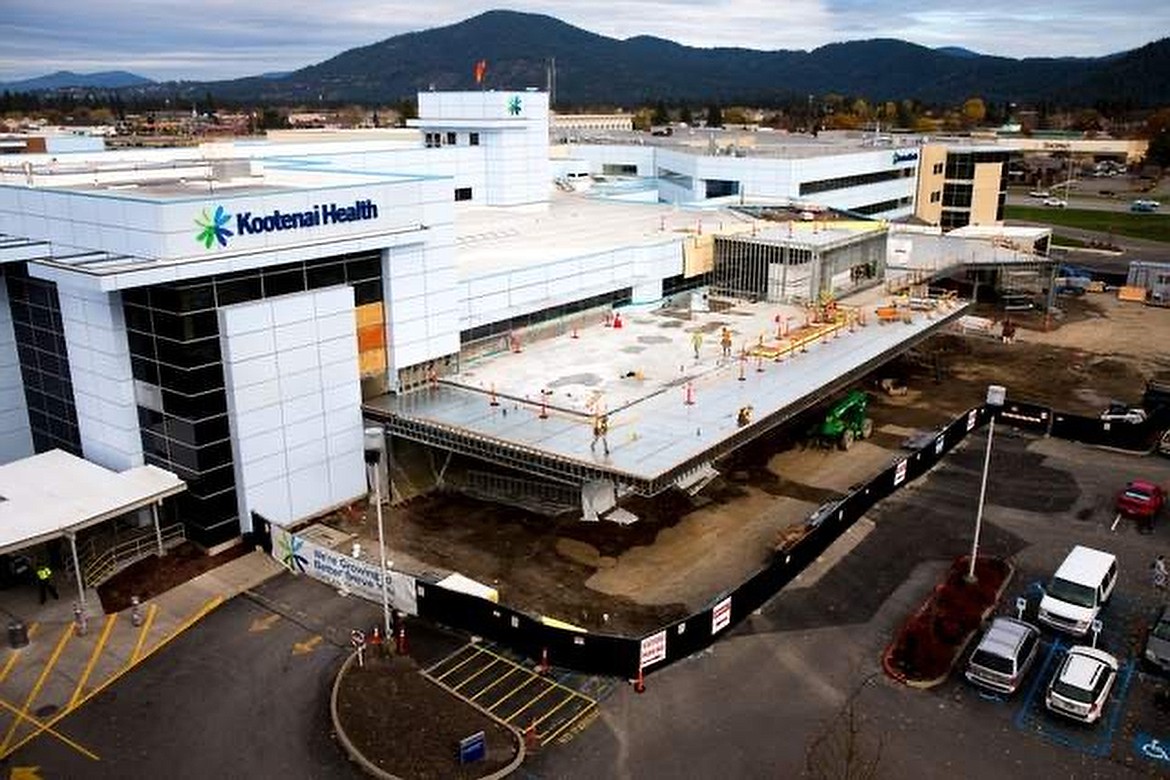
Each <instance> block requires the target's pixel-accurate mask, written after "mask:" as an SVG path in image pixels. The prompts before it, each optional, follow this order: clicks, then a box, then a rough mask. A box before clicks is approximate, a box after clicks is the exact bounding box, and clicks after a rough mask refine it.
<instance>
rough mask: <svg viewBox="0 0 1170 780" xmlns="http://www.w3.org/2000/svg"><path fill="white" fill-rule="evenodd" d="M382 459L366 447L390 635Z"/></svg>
mask: <svg viewBox="0 0 1170 780" xmlns="http://www.w3.org/2000/svg"><path fill="white" fill-rule="evenodd" d="M381 459H382V451H381V450H378V449H373V448H367V449H366V467H367V471H369V472H370V478H371V480H372V481H373V483H374V509H375V511H376V512H377V515H378V554H379V560H380V561H381V564H380V565H381V567H382V568H381V576H380V577H379V578H378V579H379V581H380V582H381V585H382V636H384V637H387V638H389V636H390V593H389V589H388V588H387V587H386V585H387V583H386V537H385V531H384V530H383V528H382V475H381V473H380V472H379V469H378V463H379V461H381Z"/></svg>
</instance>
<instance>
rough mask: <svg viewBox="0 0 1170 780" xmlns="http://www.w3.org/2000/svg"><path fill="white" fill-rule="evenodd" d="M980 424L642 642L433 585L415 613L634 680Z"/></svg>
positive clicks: (758, 602)
mask: <svg viewBox="0 0 1170 780" xmlns="http://www.w3.org/2000/svg"><path fill="white" fill-rule="evenodd" d="M986 421H987V412H986V411H985V410H984V409H983V408H982V407H978V408H975V409H971V410H970V411H969V412H967V413H965V414H963V415H962V416H961V417H959V418H957V419H956V420H954V421H953V422H951V423H950V424H949V425H947V426H946V427H945V428H943V429H941V430H939V431H938V432H937V433H935V434H934V435H933V436H932V437H931V438H930V439H929V440H927V441H926V443H925V444H924V445H923V446H921V447H920V448H918V449H916V450H911V451H907V452H906V454H905V455H904V456H903V457H900V458H898V459H897V460H896V461H895V462H894V463H892V464H891V465H890V466H889V468H887V469H886V470H885V471H883V472H881V473H880V474H878V475H877V476H876V477H874V478H873V479H871V480H870V481H869V482H866V483H865V484H863V485H861V486H859V487H857V488H855V489H854V490H853V491H851V492H850V493H849V494H848V495H846V496H845V497H844V498H842V499H840V500H838V501H833V502H831V503H829V504H825V505H823V506H821V507H819V508H818V509H817V511H816V512H814V513H813V514H812V515H810V516H809V517H808V519H807V520H806V521H805V523H806V526H807V528H808V531H807V532H806V533H805V535H804V536H803V537H801V538H800V540H799V541H798V542H796V543H795V544H793V545H792V546H791V547H790V548H788V549H785V550H783V551H779V552H777V553H776V554H775V555H774V556H773V558H772V560H771V562H770V563H769V564H768V565H767V566H765V567H764V568H762V569H761V570H759V571H758V572H756V574H754V575H753V576H751V577H749V578H748V579H747V581H745V582H744V583H743V584H741V585H740V586H739V587H738V588H736V589H735V590H733V591H731V592H729V593H725V594H722V595H720V596H719V597H718V598H716V599H714V600H712V602H711V603H710V605H709V606H708V607H707V608H705V609H703V610H702V611H700V612H698V613H696V614H694V615H691V616H690V617H688V618H686V619H685V620H680V621H677V622H675V623H672V624H670V625H667V626H664V627H663V628H661V629H659V630H657V631H654V632H651V633H650V634H648V635H646V636H643V637H628V636H620V635H614V634H604V633H596V632H593V631H589V632H581V631H574V630H571V629H567V628H562V627H559V626H555V625H548V624H546V623H544V622H542V621H541V620H539V619H538V618H534V617H532V616H530V615H527V614H525V613H523V612H519V611H517V610H515V609H511V608H509V607H506V606H503V605H501V604H495V603H492V602H491V601H488V600H486V599H483V598H481V597H479V596H474V595H470V594H466V593H461V592H456V591H452V590H448V589H446V588H442V587H439V586H438V585H435V584H433V583H426V582H421V581H420V582H419V583H418V586H417V596H418V612H419V616H420V617H423V618H425V619H427V620H430V621H433V622H435V623H440V624H443V625H447V626H450V627H452V628H458V629H461V630H464V631H468V632H470V633H472V634H475V635H478V636H482V637H484V638H487V639H490V640H492V641H494V642H499V643H500V644H502V645H505V646H507V647H509V648H511V649H513V650H517V651H519V652H522V653H524V654H525V655H527V656H529V657H531V658H540V657H542V654H544V653H545V652H547V653H548V658H549V660H550V662H551V663H552V664H553V665H555V666H562V667H566V668H569V669H573V670H576V671H580V672H586V673H590V674H603V675H612V676H619V677H625V678H627V679H629V678H633V677H635V676H636V675H637V674H638V671H639V667H641V669H642V671H643V673H650V672H653V671H657V670H658V669H661V668H663V667H665V666H667V665H669V664H671V663H673V662H674V661H677V660H679V659H681V658H685V657H687V656H689V655H691V654H693V653H695V652H697V651H699V650H702V649H704V648H706V647H708V646H709V645H711V644H712V643H713V642H714V641H715V640H717V639H718V638H719V637H720V636H721V635H722V634H724V633H726V632H727V631H728V630H729V629H730V628H731V627H732V626H734V625H735V624H737V623H738V622H739V621H741V620H743V619H744V618H745V617H747V616H748V615H750V614H751V613H752V612H753V611H755V610H756V609H758V608H759V607H760V606H762V605H763V604H764V603H765V602H766V601H768V600H769V599H770V598H772V597H773V596H774V595H776V593H777V592H778V591H779V590H780V588H782V587H784V585H786V584H787V583H788V582H790V581H791V580H792V578H794V577H795V576H796V575H797V574H799V573H800V572H801V571H802V570H803V569H804V568H805V567H806V566H808V564H809V563H811V562H812V561H813V560H815V559H816V558H817V557H818V556H819V555H820V554H821V553H823V552H824V551H825V550H826V549H827V548H828V547H829V545H830V544H832V543H833V542H834V541H835V540H836V539H837V538H838V537H839V536H840V535H841V534H842V533H844V532H845V530H846V529H848V528H849V527H850V526H851V525H853V523H854V522H856V521H857V519H858V518H859V517H861V516H862V515H863V514H865V512H867V511H869V509H870V508H871V507H873V505H874V504H875V503H877V502H878V501H881V500H882V499H883V498H886V497H887V496H889V495H890V494H891V493H893V492H894V491H895V490H897V489H898V488H899V487H901V486H902V485H904V484H906V483H907V482H910V481H912V480H914V479H917V478H918V477H919V476H921V475H922V474H924V473H926V471H927V470H929V469H930V468H931V467H932V466H934V465H935V464H936V463H938V461H939V460H940V459H941V458H942V457H943V456H944V455H945V454H946V453H947V452H948V451H950V449H951V448H952V447H954V446H955V445H956V444H958V443H959V442H960V441H962V440H963V438H965V437H966V436H967V434H968V433H969V432H970V431H972V430H974V429H975V428H977V427H978V426H980V425H982V424H984V423H985V422H986Z"/></svg>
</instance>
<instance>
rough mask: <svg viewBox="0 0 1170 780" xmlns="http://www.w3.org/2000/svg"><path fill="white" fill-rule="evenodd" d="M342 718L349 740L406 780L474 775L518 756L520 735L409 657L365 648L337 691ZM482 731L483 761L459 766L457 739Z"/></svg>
mask: <svg viewBox="0 0 1170 780" xmlns="http://www.w3.org/2000/svg"><path fill="white" fill-rule="evenodd" d="M337 718H338V721H339V723H340V724H341V728H342V730H343V731H344V732H345V735H346V736H347V737H348V738H349V741H350V743H351V744H352V745H353V746H354V747H355V748H356V749H357V750H358V752H360V753H361V754H362V755H364V756H365V757H366V758H367V759H368V760H369V761H370V762H371V763H373V764H374V765H376V766H378V767H379V768H380V769H383V770H385V771H386V772H389V773H390V774H392V775H396V776H397V777H400V778H402V779H403V780H440V779H443V780H445V779H446V778H452V779H453V780H475V778H479V777H483V776H485V775H488V774H491V773H492V772H496V771H498V770H500V769H503V768H504V767H506V766H507V765H508V764H509V763H511V761H512V759H514V758H515V757H516V737H515V736H514V734H513V733H512V732H511V731H509V730H508V729H507V728H505V727H504V726H501V725H500V724H499V723H497V722H496V721H494V720H492V719H491V718H489V717H488V716H487V715H485V714H483V713H482V712H480V711H479V710H477V709H476V708H474V707H472V706H471V705H470V704H468V703H466V702H464V701H463V700H461V699H459V698H457V697H456V696H455V695H454V694H452V693H449V692H448V691H446V690H444V689H442V688H440V687H439V686H438V685H436V684H435V683H433V682H431V681H430V680H428V679H426V678H424V677H423V676H422V675H421V674H419V673H418V665H417V664H415V662H414V661H413V660H411V659H410V658H408V657H406V656H389V657H384V656H381V655H378V654H375V653H370V652H367V653H366V665H365V667H359V666H358V665H357V663H356V662H355V663H353V664H351V665H350V667H349V669H348V670H347V671H346V673H345V676H344V677H342V678H341V683H340V685H339V686H338V691H337ZM478 731H482V732H484V736H485V738H486V746H487V750H486V755H485V758H484V760H482V761H477V762H475V763H472V764H467V765H462V764H460V763H459V740H461V739H463V738H464V737H469V736H471V735H472V734H475V733H476V732H478Z"/></svg>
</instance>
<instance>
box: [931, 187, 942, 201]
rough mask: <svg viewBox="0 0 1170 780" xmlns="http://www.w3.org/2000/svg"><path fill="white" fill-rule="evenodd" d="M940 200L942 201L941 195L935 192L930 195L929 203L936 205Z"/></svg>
mask: <svg viewBox="0 0 1170 780" xmlns="http://www.w3.org/2000/svg"><path fill="white" fill-rule="evenodd" d="M940 200H942V193H941V192H939V191H938V190H935V191H934V192H932V193H930V202H931V203H938V202H939V201H940Z"/></svg>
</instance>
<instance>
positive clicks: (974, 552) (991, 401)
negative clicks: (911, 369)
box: [967, 385, 1007, 582]
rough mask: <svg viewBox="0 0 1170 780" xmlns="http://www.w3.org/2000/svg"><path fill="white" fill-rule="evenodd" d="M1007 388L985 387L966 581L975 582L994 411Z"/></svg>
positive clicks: (1002, 400)
mask: <svg viewBox="0 0 1170 780" xmlns="http://www.w3.org/2000/svg"><path fill="white" fill-rule="evenodd" d="M1006 397H1007V388H1005V387H1004V386H1003V385H990V386H989V387H988V388H987V410H988V412H989V413H990V414H991V419H990V420H989V421H988V423H987V449H986V450H985V451H984V453H983V481H982V482H981V483H980V484H979V509H978V510H977V511H976V512H975V539H974V540H973V541H972V542H971V563H970V565H969V566H968V567H967V582H975V559H976V558H977V557H978V556H979V531H980V530H982V528H983V498H984V496H985V495H987V467H988V466H989V465H991V440H992V439H993V438H995V413H996V412H997V411H998V410H999V409H1000V408H1001V407H1002V406H1003V402H1004V399H1005V398H1006Z"/></svg>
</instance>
